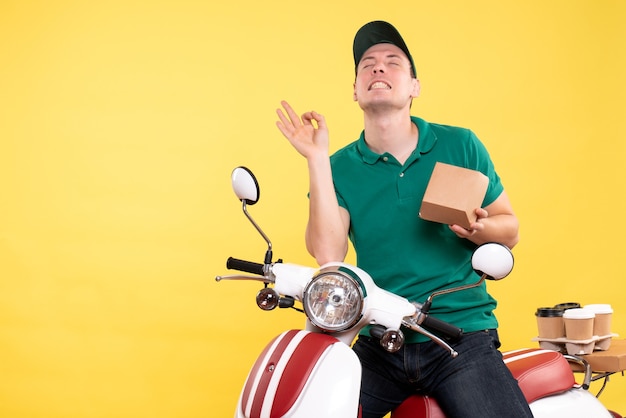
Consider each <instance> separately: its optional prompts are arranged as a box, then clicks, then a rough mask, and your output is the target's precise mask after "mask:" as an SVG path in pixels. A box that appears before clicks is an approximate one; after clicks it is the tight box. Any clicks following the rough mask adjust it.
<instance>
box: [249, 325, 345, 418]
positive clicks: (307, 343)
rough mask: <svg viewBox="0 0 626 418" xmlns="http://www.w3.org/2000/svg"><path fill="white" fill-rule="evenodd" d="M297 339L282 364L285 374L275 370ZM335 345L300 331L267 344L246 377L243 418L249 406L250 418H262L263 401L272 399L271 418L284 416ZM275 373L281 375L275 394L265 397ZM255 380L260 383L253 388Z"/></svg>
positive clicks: (332, 340)
mask: <svg viewBox="0 0 626 418" xmlns="http://www.w3.org/2000/svg"><path fill="white" fill-rule="evenodd" d="M302 337H303V338H302ZM298 338H302V340H301V341H300V342H298V345H297V347H296V348H295V350H294V351H293V353H292V354H291V357H290V358H289V359H282V361H285V360H287V364H286V365H285V367H284V370H275V368H276V365H277V364H278V362H279V361H280V360H281V358H282V357H283V356H284V355H285V350H286V349H287V347H288V346H289V344H290V343H292V341H293V340H294V339H296V340H297V339H298ZM276 342H278V343H277V344H276ZM336 342H337V339H336V338H334V337H331V336H329V335H325V334H317V333H312V332H308V331H300V330H291V331H286V332H284V333H282V334H280V335H279V336H277V337H276V338H274V339H273V340H272V341H270V343H269V344H268V345H267V346H266V347H265V349H264V350H263V352H262V353H261V355H260V356H259V357H258V358H257V361H256V362H255V363H254V366H253V367H252V370H251V371H250V374H249V375H248V380H247V381H246V384H245V387H244V391H243V394H242V400H241V409H242V413H243V415H244V416H246V409H247V407H248V405H250V403H252V404H251V409H250V415H249V417H250V418H261V412H262V410H263V403H264V401H266V400H267V401H271V399H273V404H272V409H271V416H273V417H274V416H283V415H285V414H286V413H287V412H288V411H289V410H290V409H291V408H292V407H293V405H294V403H295V402H296V400H297V399H298V397H299V396H300V393H301V392H302V390H303V388H304V386H305V384H306V382H307V380H308V378H309V376H310V374H311V372H312V370H313V368H314V367H315V365H316V364H317V361H318V360H319V358H320V357H321V356H322V354H323V353H324V351H326V349H327V348H328V347H329V346H330V345H332V344H334V343H336ZM274 345H275V347H274V349H272V347H273V346H274ZM266 358H267V359H266ZM264 360H265V361H264ZM275 372H278V373H281V372H282V374H281V375H280V376H279V382H278V387H277V388H276V392H275V393H268V390H272V389H269V386H270V382H271V380H272V378H273V377H274V374H275ZM256 380H258V381H259V383H258V386H257V387H256V388H254V382H255V381H256Z"/></svg>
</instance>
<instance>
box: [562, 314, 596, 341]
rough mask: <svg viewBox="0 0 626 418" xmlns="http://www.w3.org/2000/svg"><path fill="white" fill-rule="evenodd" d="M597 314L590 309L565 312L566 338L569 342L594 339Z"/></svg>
mask: <svg viewBox="0 0 626 418" xmlns="http://www.w3.org/2000/svg"><path fill="white" fill-rule="evenodd" d="M595 316H596V314H595V313H594V312H593V311H592V310H590V309H584V308H573V309H567V310H566V311H564V312H563V322H564V324H565V336H566V337H567V339H568V340H574V341H581V340H590V339H592V338H593V324H594V319H595Z"/></svg>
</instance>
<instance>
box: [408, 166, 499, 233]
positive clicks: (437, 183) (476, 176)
mask: <svg viewBox="0 0 626 418" xmlns="http://www.w3.org/2000/svg"><path fill="white" fill-rule="evenodd" d="M487 186H489V179H488V178H487V176H485V175H484V174H483V173H481V172H480V171H475V170H470V169H467V168H463V167H457V166H454V165H450V164H445V163H441V162H438V163H437V164H436V165H435V168H434V169H433V173H432V174H431V177H430V181H429V182H428V186H427V187H426V192H425V193H424V199H423V200H422V207H421V208H420V212H419V216H420V217H421V218H422V219H425V220H427V221H434V222H440V223H443V224H447V225H452V224H456V225H460V226H462V227H464V228H469V227H470V225H471V223H472V222H475V221H476V213H475V212H474V211H475V209H476V208H479V207H481V205H482V202H483V199H484V198H485V193H486V192H487Z"/></svg>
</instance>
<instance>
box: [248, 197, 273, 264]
mask: <svg viewBox="0 0 626 418" xmlns="http://www.w3.org/2000/svg"><path fill="white" fill-rule="evenodd" d="M241 203H242V209H243V213H244V214H245V215H246V217H247V218H248V220H249V221H250V223H252V225H254V227H255V228H256V230H257V231H258V232H259V234H261V236H262V237H263V239H264V240H265V242H266V243H267V252H266V253H265V264H271V262H272V243H271V241H270V239H269V238H268V237H267V235H265V232H263V230H262V229H261V227H260V226H259V225H257V223H256V222H255V221H254V219H252V216H250V214H249V213H248V205H247V204H246V200H245V199H242V200H241Z"/></svg>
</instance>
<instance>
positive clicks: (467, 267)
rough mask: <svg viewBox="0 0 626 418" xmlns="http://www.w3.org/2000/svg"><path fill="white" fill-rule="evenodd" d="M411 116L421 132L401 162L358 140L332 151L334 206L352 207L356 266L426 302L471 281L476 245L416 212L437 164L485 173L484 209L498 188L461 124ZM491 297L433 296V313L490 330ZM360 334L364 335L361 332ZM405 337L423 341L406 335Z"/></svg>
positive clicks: (478, 291)
mask: <svg viewBox="0 0 626 418" xmlns="http://www.w3.org/2000/svg"><path fill="white" fill-rule="evenodd" d="M411 120H412V121H413V123H415V124H416V125H417V127H418V129H419V140H418V144H417V148H416V149H415V150H414V151H413V153H412V154H411V156H410V157H409V158H408V160H407V161H406V163H405V164H404V165H401V164H400V163H399V162H398V161H397V160H396V159H395V158H394V157H393V156H392V155H391V154H382V155H380V154H376V153H375V152H373V151H372V150H370V149H369V148H368V146H367V144H366V142H365V138H364V133H361V137H360V138H359V139H358V140H357V141H355V142H353V143H351V144H349V145H347V146H346V147H344V148H342V149H340V150H339V151H337V152H336V153H335V154H333V155H332V156H331V164H332V172H333V181H334V184H335V191H336V193H337V198H338V200H339V205H340V206H342V207H344V208H346V209H347V210H348V211H349V212H350V232H349V234H350V240H351V241H352V244H353V245H354V248H355V250H356V255H357V265H358V266H359V267H360V268H362V269H364V270H365V271H367V272H368V273H369V274H370V275H371V276H372V278H373V279H374V281H375V282H376V283H377V284H378V285H379V286H380V287H382V288H384V289H387V290H389V291H391V292H394V293H396V294H398V295H401V296H403V297H405V298H407V299H409V300H410V301H416V302H422V303H423V302H425V301H426V299H427V298H428V296H429V295H430V294H432V293H433V292H435V291H437V290H441V289H446V288H452V287H456V286H460V285H464V284H469V283H474V282H476V281H477V280H478V279H479V276H478V275H477V274H476V273H475V272H474V271H473V269H472V266H471V256H472V252H473V250H474V249H475V248H476V245H475V244H474V243H472V242H471V241H469V240H467V239H462V238H459V237H457V236H456V235H455V234H454V233H453V232H452V231H450V229H449V228H448V226H447V225H443V224H439V223H435V222H430V221H425V220H423V219H421V218H420V217H419V216H418V213H419V209H420V206H421V202H422V198H423V196H424V192H425V190H426V185H427V184H428V180H429V179H430V175H431V173H432V171H433V168H434V167H435V163H436V162H438V161H440V162H443V163H448V164H453V165H456V166H460V167H466V168H470V169H473V170H478V171H480V172H482V173H483V174H485V175H486V176H487V177H488V178H489V187H488V189H487V193H486V196H485V199H484V201H483V205H482V206H483V207H485V206H487V205H489V204H490V203H492V202H493V201H494V200H496V199H497V198H498V196H500V194H501V193H502V191H503V186H502V184H501V183H500V178H499V176H498V175H497V173H496V171H495V169H494V166H493V163H492V161H491V159H490V157H489V154H488V152H487V150H486V148H485V147H484V145H483V144H482V143H481V142H480V141H479V140H478V138H477V137H476V136H475V135H474V134H473V133H472V132H471V131H470V130H467V129H462V128H457V127H451V126H445V125H437V124H432V123H428V122H426V121H424V120H422V119H420V118H416V117H412V118H411ZM495 307H496V301H495V299H493V298H492V297H491V296H490V295H489V294H488V293H487V291H486V286H485V283H483V284H482V285H481V286H479V287H477V288H474V289H469V290H463V291H460V292H455V293H451V294H447V295H441V296H438V297H436V298H434V299H433V304H432V308H431V310H430V312H431V314H432V315H433V316H434V317H437V318H439V319H442V320H444V321H447V322H449V323H452V324H454V325H456V326H457V327H460V328H462V329H463V330H464V331H465V332H473V331H479V330H483V329H489V328H496V327H497V325H498V323H497V320H496V318H495V316H494V314H493V312H492V311H493V310H494V309H495ZM363 333H367V332H366V330H364V331H363ZM405 337H406V341H407V342H422V341H426V340H427V338H425V337H423V336H421V335H419V334H415V333H412V332H408V331H407V332H405Z"/></svg>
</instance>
